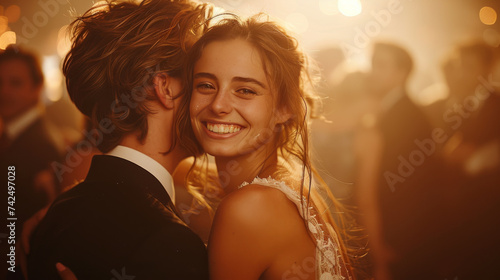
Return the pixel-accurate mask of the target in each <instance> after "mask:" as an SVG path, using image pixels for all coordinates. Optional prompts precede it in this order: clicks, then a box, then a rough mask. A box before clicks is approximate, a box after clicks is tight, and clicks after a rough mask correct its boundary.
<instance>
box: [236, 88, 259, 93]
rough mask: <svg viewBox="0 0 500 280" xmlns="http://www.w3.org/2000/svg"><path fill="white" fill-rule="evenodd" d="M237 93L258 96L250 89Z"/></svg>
mask: <svg viewBox="0 0 500 280" xmlns="http://www.w3.org/2000/svg"><path fill="white" fill-rule="evenodd" d="M237 92H239V93H241V94H244V95H250V94H257V93H256V92H255V91H253V90H251V89H248V88H242V89H239V90H237Z"/></svg>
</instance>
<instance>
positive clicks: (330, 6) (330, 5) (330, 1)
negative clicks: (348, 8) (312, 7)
mask: <svg viewBox="0 0 500 280" xmlns="http://www.w3.org/2000/svg"><path fill="white" fill-rule="evenodd" d="M319 10H320V11H321V12H322V13H323V14H325V15H327V16H333V15H336V14H338V13H339V10H338V9H337V5H336V4H335V1H334V0H319Z"/></svg>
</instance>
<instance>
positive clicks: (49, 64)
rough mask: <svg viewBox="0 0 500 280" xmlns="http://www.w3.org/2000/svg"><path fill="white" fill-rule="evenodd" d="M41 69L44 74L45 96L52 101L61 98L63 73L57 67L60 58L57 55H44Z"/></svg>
mask: <svg viewBox="0 0 500 280" xmlns="http://www.w3.org/2000/svg"><path fill="white" fill-rule="evenodd" d="M42 61H43V62H42V71H43V75H44V76H45V88H46V91H45V96H46V97H47V99H49V100H50V101H52V102H56V101H58V100H59V99H61V97H62V94H63V91H62V83H63V74H62V72H61V69H59V64H60V58H59V56H58V55H51V56H44V57H43V60H42Z"/></svg>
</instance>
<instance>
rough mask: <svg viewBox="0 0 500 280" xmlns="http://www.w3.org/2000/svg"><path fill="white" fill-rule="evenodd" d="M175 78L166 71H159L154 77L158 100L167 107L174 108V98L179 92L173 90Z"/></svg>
mask: <svg viewBox="0 0 500 280" xmlns="http://www.w3.org/2000/svg"><path fill="white" fill-rule="evenodd" d="M174 79H175V78H173V77H171V76H169V75H168V74H167V73H164V72H161V73H157V74H156V75H155V76H154V78H153V84H154V90H155V94H156V96H157V97H158V101H160V103H161V104H163V106H165V108H167V109H173V108H174V99H175V96H176V94H177V92H175V91H174V90H173V83H174V82H175V81H174Z"/></svg>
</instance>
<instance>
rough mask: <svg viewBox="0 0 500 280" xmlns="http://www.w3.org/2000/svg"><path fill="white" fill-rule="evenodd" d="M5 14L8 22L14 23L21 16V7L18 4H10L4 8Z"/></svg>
mask: <svg viewBox="0 0 500 280" xmlns="http://www.w3.org/2000/svg"><path fill="white" fill-rule="evenodd" d="M4 13H5V16H6V17H7V18H8V19H9V22H10V23H14V22H16V21H18V20H19V18H20V17H21V8H20V7H19V6H18V5H10V6H9V7H7V8H6V9H5V12H4Z"/></svg>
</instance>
